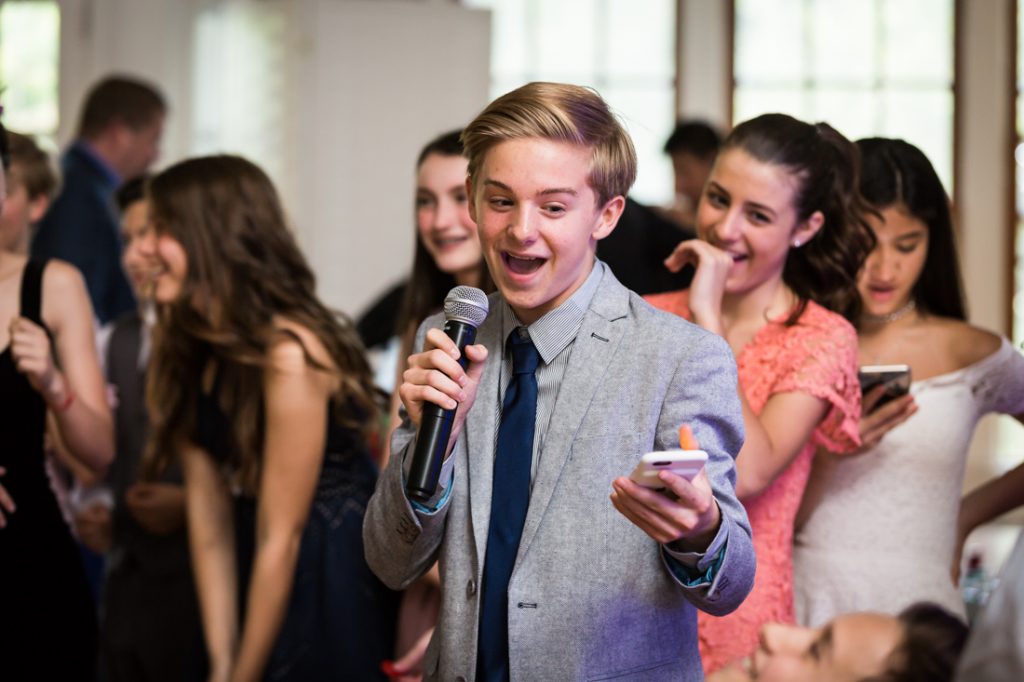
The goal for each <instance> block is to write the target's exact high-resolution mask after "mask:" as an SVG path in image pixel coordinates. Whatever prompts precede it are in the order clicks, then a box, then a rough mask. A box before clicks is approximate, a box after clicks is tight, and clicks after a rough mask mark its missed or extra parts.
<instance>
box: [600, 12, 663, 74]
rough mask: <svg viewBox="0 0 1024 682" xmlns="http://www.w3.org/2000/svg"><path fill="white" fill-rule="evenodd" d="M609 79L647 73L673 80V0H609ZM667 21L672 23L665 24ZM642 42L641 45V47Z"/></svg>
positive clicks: (606, 33)
mask: <svg viewBox="0 0 1024 682" xmlns="http://www.w3.org/2000/svg"><path fill="white" fill-rule="evenodd" d="M606 2H607V5H608V15H607V19H606V21H605V22H604V24H605V25H604V31H605V35H606V36H607V42H608V50H607V52H606V53H605V55H604V56H603V59H604V62H605V64H606V67H607V74H608V77H609V78H610V79H613V80H617V79H619V78H624V79H629V78H636V77H638V76H640V77H643V76H648V77H651V78H652V79H657V80H660V81H662V82H667V83H671V82H672V78H673V75H674V74H675V69H676V60H675V44H676V41H675V27H674V25H673V24H674V22H675V16H676V13H675V2H674V0H644V2H636V1H635V0H606ZM666 22H668V23H669V26H665V23H666ZM641 46H642V47H641Z"/></svg>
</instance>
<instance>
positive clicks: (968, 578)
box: [960, 554, 991, 623]
mask: <svg viewBox="0 0 1024 682" xmlns="http://www.w3.org/2000/svg"><path fill="white" fill-rule="evenodd" d="M990 589H991V584H990V581H989V579H988V574H987V573H986V572H985V567H984V565H982V562H981V555H980V554H972V555H971V557H970V559H968V560H967V572H966V573H965V574H964V576H963V577H962V578H961V579H960V596H962V597H963V599H964V605H965V606H966V607H967V621H968V622H969V623H973V622H974V619H975V617H976V616H977V615H978V612H979V611H980V610H981V608H982V607H983V606H985V602H987V601H988V595H989V591H990Z"/></svg>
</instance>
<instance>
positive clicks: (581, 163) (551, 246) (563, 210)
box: [467, 137, 625, 324]
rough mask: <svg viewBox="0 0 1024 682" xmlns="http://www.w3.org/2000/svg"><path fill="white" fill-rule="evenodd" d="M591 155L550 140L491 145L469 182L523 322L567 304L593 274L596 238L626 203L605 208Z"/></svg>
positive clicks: (490, 257)
mask: <svg viewBox="0 0 1024 682" xmlns="http://www.w3.org/2000/svg"><path fill="white" fill-rule="evenodd" d="M590 163H591V150H590V149H588V148H586V147H579V146H576V145H572V144H568V143H565V142H555V141H553V140H547V139H543V138H536V137H532V138H524V139H518V140H507V141H505V142H500V143H498V144H497V145H495V146H494V147H492V148H491V149H490V150H489V151H488V152H487V153H486V155H485V156H484V161H483V164H481V167H480V169H479V171H478V173H477V178H476V183H477V184H476V186H475V187H474V186H473V185H472V183H471V181H467V186H468V190H469V194H470V197H472V202H471V204H470V210H471V213H472V215H473V219H474V220H475V221H476V223H477V226H478V229H479V234H480V242H481V246H482V247H483V254H484V259H485V260H486V261H487V266H488V268H490V271H491V276H492V277H493V278H494V282H495V284H496V285H497V286H498V289H499V290H500V291H501V293H502V295H503V296H504V297H505V300H506V301H508V303H509V305H511V306H512V309H513V310H514V311H515V313H516V316H517V317H518V318H519V320H520V321H522V322H523V323H524V324H532V323H533V322H535V321H536V320H538V319H540V318H541V317H542V316H543V315H544V314H545V313H548V312H550V311H551V310H554V309H555V308H557V307H558V306H559V305H561V304H562V303H564V302H565V301H566V300H567V299H568V298H569V297H570V296H572V294H573V293H574V292H575V291H576V289H578V288H579V287H580V285H581V284H583V282H584V281H585V280H586V278H587V276H588V275H589V274H590V271H591V268H592V266H593V263H594V251H595V248H596V246H597V241H598V240H599V239H603V238H604V237H606V236H608V234H610V233H611V231H612V230H613V229H614V228H615V223H616V222H617V221H618V219H619V215H621V213H622V208H623V206H624V205H625V199H623V197H614V198H612V199H611V200H609V201H608V203H606V204H605V205H604V206H598V205H597V195H596V193H595V192H594V190H593V189H591V187H590V185H589V183H588V175H589V173H590Z"/></svg>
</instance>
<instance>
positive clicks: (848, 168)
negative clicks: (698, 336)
mask: <svg viewBox="0 0 1024 682" xmlns="http://www.w3.org/2000/svg"><path fill="white" fill-rule="evenodd" d="M856 158H857V156H856V149H855V148H854V147H853V145H852V144H851V143H850V142H849V141H847V140H846V139H845V138H843V137H842V136H841V135H840V134H839V133H837V132H836V131H835V130H834V129H832V128H831V127H830V126H828V125H826V124H821V123H819V124H817V125H810V124H807V123H803V122H801V121H798V120H796V119H793V118H791V117H789V116H784V115H782V114H768V115H765V116H760V117H758V118H755V119H752V120H750V121H747V122H745V123H743V124H741V125H739V126H737V127H736V128H735V129H734V130H733V132H732V133H731V134H730V135H729V137H728V139H727V140H726V142H725V144H724V146H723V148H722V151H721V153H720V155H719V157H718V160H717V161H716V162H715V167H714V170H713V171H712V174H711V177H710V179H709V180H708V184H707V186H706V187H705V190H704V195H703V197H702V198H701V201H700V205H699V208H698V212H697V232H698V236H699V237H700V238H699V239H695V240H691V241H686V242H683V243H682V244H680V245H679V247H678V248H677V249H676V250H675V252H674V253H673V254H672V256H670V257H669V259H668V261H667V264H668V265H669V267H670V268H672V269H679V268H681V267H682V266H683V265H684V264H692V265H695V266H696V268H697V270H696V274H695V275H694V279H693V284H692V285H691V287H690V289H689V290H687V291H678V292H670V293H667V294H660V295H655V296H650V297H649V298H648V301H650V302H651V303H652V304H653V305H654V306H656V307H658V308H661V309H663V310H668V311H670V312H674V313H676V314H678V315H681V316H683V317H685V318H687V319H689V320H691V321H693V322H695V323H697V324H699V325H701V326H703V327H705V328H706V329H708V330H710V331H713V332H715V333H717V334H720V335H722V336H723V337H724V338H725V339H726V340H727V341H728V342H729V345H730V346H731V347H732V349H733V352H734V353H735V354H736V361H737V365H738V367H739V380H740V387H741V389H742V390H741V391H740V394H741V397H742V398H743V410H744V422H745V426H746V430H747V440H746V442H745V444H744V446H743V449H742V450H741V451H740V453H739V455H738V457H737V460H736V464H737V483H736V490H737V494H738V495H739V497H740V498H741V499H742V500H743V501H744V503H745V505H746V507H747V513H748V514H749V516H750V525H751V528H752V530H753V536H754V548H755V550H756V552H757V564H758V565H757V576H756V579H755V583H754V589H753V591H752V592H751V594H750V596H749V597H748V598H747V600H746V601H745V602H744V603H743V604H742V605H741V606H740V608H739V609H737V610H736V611H735V612H734V613H732V614H730V615H728V616H725V617H718V618H716V617H714V616H709V615H707V614H703V613H701V614H698V619H699V621H698V622H699V625H700V629H699V634H700V648H701V656H702V658H703V660H704V667H705V671H706V672H712V671H714V670H717V669H718V668H720V667H722V666H723V665H725V664H726V663H728V662H730V661H733V660H736V659H739V658H742V657H745V656H748V655H750V654H751V653H752V652H753V651H754V650H755V649H756V648H757V642H758V633H759V631H760V629H761V626H762V625H763V624H764V623H766V622H769V621H777V622H783V623H792V622H794V614H793V585H792V573H793V571H792V547H793V521H794V518H795V516H796V512H797V509H798V508H799V506H800V500H801V498H802V496H803V493H804V487H805V486H806V484H807V478H808V475H809V472H810V468H811V460H812V458H813V456H814V452H815V449H816V447H817V446H819V445H822V446H826V447H828V448H829V449H830V450H832V451H835V452H843V451H849V450H852V449H853V448H854V447H856V445H857V443H858V423H857V422H858V418H859V416H860V388H859V386H858V383H857V336H856V333H855V331H854V328H853V326H852V325H850V323H849V322H847V320H846V319H844V316H845V317H851V316H853V315H856V314H857V311H858V309H859V299H858V297H857V293H856V292H857V290H856V284H855V281H854V280H853V275H854V274H855V273H856V272H857V271H858V270H859V269H860V267H861V264H862V263H863V262H864V259H865V257H866V256H867V254H868V252H869V250H870V247H871V243H872V242H871V236H870V232H869V231H868V228H867V225H866V224H865V223H864V220H863V218H862V212H861V206H862V202H861V200H860V197H859V194H858V192H857V184H856V182H857V167H856Z"/></svg>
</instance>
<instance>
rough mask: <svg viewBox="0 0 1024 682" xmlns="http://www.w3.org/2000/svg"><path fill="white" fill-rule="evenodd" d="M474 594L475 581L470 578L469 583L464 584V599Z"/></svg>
mask: <svg viewBox="0 0 1024 682" xmlns="http://www.w3.org/2000/svg"><path fill="white" fill-rule="evenodd" d="M474 594H476V581H475V580H473V579H472V578H470V579H469V582H467V583H466V599H469V598H470V597H472V596H473V595H474Z"/></svg>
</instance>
